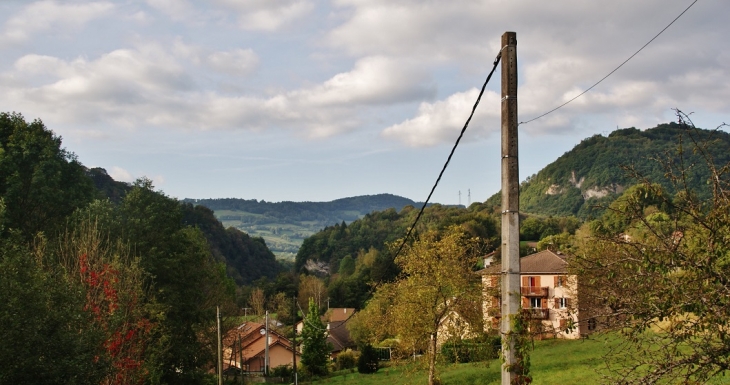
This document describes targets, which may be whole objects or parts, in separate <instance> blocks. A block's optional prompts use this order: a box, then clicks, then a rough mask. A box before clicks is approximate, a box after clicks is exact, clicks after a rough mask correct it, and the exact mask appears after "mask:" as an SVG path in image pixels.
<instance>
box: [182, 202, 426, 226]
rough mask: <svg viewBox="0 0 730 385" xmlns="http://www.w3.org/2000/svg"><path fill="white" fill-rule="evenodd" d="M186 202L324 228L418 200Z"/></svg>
mask: <svg viewBox="0 0 730 385" xmlns="http://www.w3.org/2000/svg"><path fill="white" fill-rule="evenodd" d="M184 201H185V202H190V203H195V204H198V205H202V206H205V207H207V208H209V209H211V210H213V211H223V210H231V211H244V212H248V213H252V214H259V215H263V216H264V217H269V218H276V219H277V220H279V221H285V222H288V223H298V222H304V221H316V222H320V223H322V225H323V226H322V227H324V226H327V225H332V224H335V223H339V222H342V221H345V222H352V221H354V220H356V219H358V218H361V217H362V216H363V215H365V214H367V213H371V212H373V211H382V210H385V209H389V208H395V209H397V210H400V209H402V208H403V207H405V206H409V205H411V206H413V205H416V202H414V201H412V200H410V199H408V198H403V197H399V196H397V195H392V194H378V195H362V196H356V197H351V198H342V199H337V200H334V201H331V202H289V201H285V202H267V201H265V200H260V201H259V200H256V199H236V198H224V199H185V200H184Z"/></svg>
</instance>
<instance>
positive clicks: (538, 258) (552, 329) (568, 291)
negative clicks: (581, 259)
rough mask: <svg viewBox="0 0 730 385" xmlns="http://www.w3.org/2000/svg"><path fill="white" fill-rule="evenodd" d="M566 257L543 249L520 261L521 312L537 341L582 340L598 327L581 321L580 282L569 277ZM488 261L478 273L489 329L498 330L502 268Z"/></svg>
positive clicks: (489, 258) (486, 324) (489, 259)
mask: <svg viewBox="0 0 730 385" xmlns="http://www.w3.org/2000/svg"><path fill="white" fill-rule="evenodd" d="M565 258H566V256H565V255H564V254H561V253H560V252H553V251H550V250H543V251H540V252H537V253H535V254H532V255H528V256H526V257H522V258H520V282H521V285H520V296H521V298H522V309H523V310H522V311H523V312H525V314H526V315H528V317H529V319H530V320H531V321H533V322H531V323H530V327H531V329H532V330H531V331H532V332H533V333H535V334H536V336H537V337H538V338H540V337H542V338H544V337H557V338H569V339H575V338H580V337H581V336H582V335H586V334H588V333H589V332H591V331H592V329H594V328H595V322H593V323H591V322H580V323H579V322H578V320H579V318H578V316H579V314H578V288H579V286H578V279H577V277H576V276H575V275H571V274H568V270H567V266H568V263H567V262H566V260H565ZM493 259H494V258H493V254H492V255H490V256H488V257H486V258H485V267H484V269H482V270H480V271H479V274H480V275H481V276H482V288H483V292H484V301H483V306H482V309H483V313H484V321H485V327H486V328H490V327H491V328H493V329H499V323H500V320H501V316H502V315H501V285H500V277H501V265H500V264H499V263H493Z"/></svg>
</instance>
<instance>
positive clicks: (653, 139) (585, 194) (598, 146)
mask: <svg viewBox="0 0 730 385" xmlns="http://www.w3.org/2000/svg"><path fill="white" fill-rule="evenodd" d="M692 137H694V138H695V140H698V141H702V142H706V151H707V154H709V155H710V156H711V157H712V158H713V159H714V162H715V164H720V165H722V164H727V163H728V162H730V134H728V133H727V132H724V131H718V130H704V129H696V130H695V129H688V128H685V127H684V126H681V125H679V124H677V123H667V124H660V125H658V126H657V127H654V128H649V129H646V130H639V129H636V128H633V127H632V128H625V129H619V130H616V131H613V132H612V133H610V134H609V135H608V136H607V137H605V136H602V135H594V136H592V137H590V138H587V139H584V140H583V141H581V142H580V144H578V145H577V146H575V147H574V148H573V149H572V150H570V151H568V152H566V153H565V154H563V155H562V156H560V157H559V158H558V159H557V160H555V161H554V162H552V163H550V164H549V165H547V166H546V167H545V168H543V169H542V170H540V172H538V173H537V174H535V175H532V176H530V177H528V178H527V179H526V180H525V181H523V182H522V184H521V185H520V211H522V212H524V213H531V214H538V215H546V216H547V215H552V216H568V215H575V216H577V217H579V218H588V217H596V216H598V215H599V214H600V211H601V210H602V209H601V208H599V207H598V206H605V205H607V204H608V203H610V202H612V201H613V200H615V199H616V198H617V197H618V196H619V195H620V194H621V193H622V192H623V191H624V190H625V189H626V188H627V187H629V186H631V185H633V184H636V183H637V181H636V180H635V179H633V178H631V177H630V176H629V175H628V173H627V172H626V170H624V169H622V167H627V166H628V167H633V168H634V169H635V170H637V171H638V172H640V173H641V174H642V175H643V176H645V177H647V179H649V180H651V181H654V182H659V183H662V184H663V185H664V187H665V188H667V189H668V191H670V192H673V187H672V186H671V185H670V184H669V183H667V179H666V178H665V173H666V172H667V170H666V169H665V167H664V165H662V164H661V163H660V162H659V161H658V159H663V160H664V161H670V162H673V163H674V164H675V165H676V164H678V163H679V162H680V158H679V155H678V146H679V144H680V143H688V142H689V141H690V140H692ZM686 148H690V146H686ZM700 156H701V155H700V154H697V153H693V152H691V151H688V152H684V153H683V160H681V161H682V162H684V164H685V165H692V167H689V172H688V174H687V182H688V184H689V186H690V187H691V188H692V189H694V190H695V191H697V193H698V195H699V196H700V197H703V196H707V197H709V196H710V191H709V190H708V187H707V186H708V185H707V183H706V182H707V178H708V177H709V175H710V173H709V172H708V170H707V165H706V164H705V162H704V161H702V160H701V159H700ZM486 204H487V205H488V206H492V207H495V208H496V207H499V205H500V193H499V192H498V193H497V194H495V195H493V196H492V197H490V198H489V199H488V200H487V202H486Z"/></svg>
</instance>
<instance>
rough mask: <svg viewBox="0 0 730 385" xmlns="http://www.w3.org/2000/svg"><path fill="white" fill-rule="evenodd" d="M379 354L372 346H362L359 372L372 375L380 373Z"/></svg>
mask: <svg viewBox="0 0 730 385" xmlns="http://www.w3.org/2000/svg"><path fill="white" fill-rule="evenodd" d="M378 365H379V362H378V352H376V351H375V348H373V346H372V345H362V346H360V357H358V358H357V372H358V373H362V374H371V373H376V372H377V371H378Z"/></svg>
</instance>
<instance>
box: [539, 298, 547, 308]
mask: <svg viewBox="0 0 730 385" xmlns="http://www.w3.org/2000/svg"><path fill="white" fill-rule="evenodd" d="M540 304H541V305H542V308H543V309H547V299H545V300H541V301H540Z"/></svg>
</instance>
